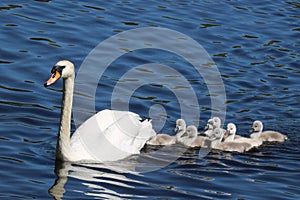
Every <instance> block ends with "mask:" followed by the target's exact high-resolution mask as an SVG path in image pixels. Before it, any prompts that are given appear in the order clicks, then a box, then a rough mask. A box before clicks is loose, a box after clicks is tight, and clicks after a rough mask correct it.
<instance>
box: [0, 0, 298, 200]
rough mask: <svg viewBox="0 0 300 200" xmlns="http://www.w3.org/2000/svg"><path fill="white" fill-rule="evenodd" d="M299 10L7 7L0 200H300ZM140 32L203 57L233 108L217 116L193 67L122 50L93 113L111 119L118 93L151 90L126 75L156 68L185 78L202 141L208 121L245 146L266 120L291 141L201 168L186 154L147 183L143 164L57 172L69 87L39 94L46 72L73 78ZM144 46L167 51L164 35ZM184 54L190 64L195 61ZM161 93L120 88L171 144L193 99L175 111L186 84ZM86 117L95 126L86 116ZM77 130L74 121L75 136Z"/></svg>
mask: <svg viewBox="0 0 300 200" xmlns="http://www.w3.org/2000/svg"><path fill="white" fill-rule="evenodd" d="M299 9H300V4H299V2H296V1H295V2H293V1H268V0H267V1H235V0H233V1H114V2H102V1H99V2H95V1H84V2H79V1H47V0H36V1H33V0H32V1H26V2H24V1H1V2H0V19H1V20H0V26H1V33H0V41H1V46H0V49H1V50H0V70H1V73H0V95H1V99H0V111H1V112H0V123H1V125H0V133H1V135H0V160H1V162H0V175H1V181H0V197H1V198H3V199H51V198H56V199H60V198H62V199H103V198H107V199H145V198H146V199H270V198H276V199H297V198H299V196H300V184H299V180H298V179H299V177H300V164H299V163H300V162H299V161H300V154H299V152H300V151H299V150H300V149H299V147H300V136H299V134H298V132H299V128H300V126H299V122H300V121H299V118H300V114H299V113H300V107H299V105H300V96H299V94H300V87H299V83H300V81H299V78H300V76H299V75H300V62H299V61H300V59H299V48H300V34H299V32H300V26H299V24H300V14H299V13H300V12H299V11H300V10H299ZM142 27H143V28H145V27H146V28H147V27H148V28H150V27H152V28H153V27H154V28H155V27H156V28H168V29H170V30H173V31H177V32H179V33H182V34H184V35H186V38H187V37H189V38H192V39H194V40H195V41H196V42H197V43H199V44H200V45H202V47H203V48H204V49H205V50H206V51H207V53H208V54H209V55H210V57H211V58H212V59H213V61H214V62H215V64H216V66H217V69H218V70H219V72H220V74H221V77H222V81H223V83H224V88H225V91H226V101H225V102H221V103H220V104H222V105H225V106H226V112H225V111H224V110H214V109H212V102H211V100H212V99H218V97H219V96H220V94H218V93H213V94H211V93H210V92H209V91H208V85H207V84H206V83H205V81H204V79H203V77H201V75H199V74H197V73H196V72H195V68H194V67H193V66H192V65H191V64H190V63H189V62H187V60H186V59H184V58H182V57H180V56H179V55H176V54H174V53H172V52H167V51H163V50H160V49H155V48H153V49H151V48H147V49H146V48H145V49H139V50H136V51H130V49H123V50H124V51H127V53H126V54H124V55H123V56H121V57H119V58H117V59H116V60H115V61H114V62H113V63H111V65H110V66H109V67H108V68H107V70H106V71H105V72H104V74H103V76H102V77H101V79H100V81H99V84H98V87H97V91H96V98H95V108H96V110H102V109H105V108H110V107H111V102H110V100H111V97H112V93H113V90H114V88H115V87H116V85H117V83H119V82H120V80H121V81H123V82H124V83H125V84H127V83H128V84H130V83H132V82H138V81H140V82H143V81H144V78H145V76H144V77H143V76H136V77H134V78H135V79H130V80H129V79H125V80H124V79H122V76H123V75H124V73H126V72H128V71H130V70H131V69H132V68H134V67H136V66H141V65H143V64H147V63H159V64H163V65H167V66H169V67H170V68H172V69H174V70H176V71H177V72H179V73H180V74H181V75H182V76H183V77H185V80H187V81H188V83H189V84H190V85H191V89H192V90H193V91H195V93H196V95H197V100H198V105H199V109H198V108H197V107H195V112H199V113H200V114H199V118H197V119H192V121H191V123H195V124H196V123H197V124H199V130H202V128H203V126H204V125H205V123H206V121H207V119H209V118H210V117H211V115H212V113H217V114H220V115H222V114H224V115H225V116H226V117H225V121H224V124H225V125H226V124H227V123H229V122H234V123H236V124H237V125H238V130H239V132H240V134H241V135H246V134H247V131H248V129H249V128H250V126H251V124H252V122H253V121H254V120H257V119H259V120H262V121H263V122H264V124H265V128H266V129H273V130H277V131H280V132H283V133H285V134H286V135H287V136H288V137H289V140H288V141H287V142H284V143H280V144H279V143H269V144H264V145H263V146H261V147H260V148H258V149H256V150H253V151H250V152H247V153H243V154H238V153H227V152H220V151H211V152H209V154H208V155H206V156H205V157H202V156H201V154H199V152H200V153H201V150H199V149H184V153H183V154H182V155H180V156H179V157H178V158H177V159H176V160H175V161H173V162H170V163H168V164H167V165H166V166H164V167H162V168H158V169H156V170H154V171H150V172H147V173H133V172H131V171H128V170H127V169H128V166H131V164H133V165H134V164H136V163H139V162H141V161H140V160H141V157H139V156H133V157H131V158H128V159H127V160H125V161H123V162H124V163H123V162H119V163H110V164H89V165H88V164H72V163H56V165H55V145H56V134H57V131H58V126H59V117H60V107H61V95H62V89H61V87H62V84H61V83H57V84H55V85H53V86H52V87H50V88H47V89H45V88H44V87H43V83H44V82H45V81H46V80H47V79H48V78H49V76H50V75H51V74H50V70H51V67H52V66H53V65H54V64H55V63H56V62H57V61H58V60H61V59H68V60H71V61H72V62H74V64H75V66H76V71H77V72H78V70H79V68H80V66H81V64H82V63H83V61H84V60H85V59H86V57H87V56H88V55H89V53H90V52H91V51H92V50H93V49H94V48H95V47H96V46H97V45H98V44H99V43H101V42H103V41H104V40H106V39H107V38H110V37H112V36H114V35H116V34H118V33H126V31H129V30H132V29H135V28H142ZM147 34H148V35H150V36H151V37H153V38H154V40H157V41H159V42H160V41H162V42H163V41H164V40H163V39H162V38H161V37H160V36H159V35H151V32H148V33H146V35H147ZM170 37H171V36H170ZM186 38H179V40H185V39H186ZM154 40H153V43H155V42H154ZM139 42H141V41H139ZM145 45H146V46H147V45H148V46H151V45H153V44H145ZM173 48H174V49H176V48H180V46H178V47H176V45H175V46H174V47H173ZM108 51H109V49H108ZM185 51H186V52H190V53H191V54H192V53H193V49H185ZM98 59H104V60H105V58H98ZM199 59H201V57H199ZM143 66H145V65H143ZM99 67H101V66H99ZM147 70H148V71H149V70H150V69H148V68H145V67H141V68H139V69H138V71H143V72H145V73H147ZM150 71H151V70H150ZM90 73H91V74H93V73H98V72H96V71H91V72H90ZM154 75H157V77H166V79H167V80H168V78H169V80H170V81H171V80H177V79H176V77H167V75H168V74H164V71H161V72H157V71H155V73H154ZM155 77H156V76H155ZM173 78H174V79H173ZM154 79H155V78H154ZM179 80H181V79H179ZM155 81H156V82H157V83H155V84H145V85H142V86H141V87H139V88H138V89H137V90H135V91H129V90H126V88H125V89H124V94H123V96H124V98H127V97H128V95H130V97H131V98H130V102H128V103H129V105H128V107H129V109H130V110H131V111H134V112H137V113H139V114H140V115H142V116H143V117H147V116H149V115H153V116H155V117H156V118H154V119H153V121H154V122H155V124H154V126H155V127H156V128H157V129H160V132H164V133H169V134H174V133H173V132H172V130H173V128H174V124H175V121H176V119H177V118H179V117H181V114H182V113H181V110H180V103H181V102H183V103H186V104H187V105H188V104H189V103H190V99H189V96H188V94H187V95H186V96H187V97H186V98H184V99H176V98H177V97H176V95H174V91H176V90H175V89H178V88H180V87H181V86H182V82H180V81H179V82H178V83H176V81H175V83H174V82H172V81H171V83H170V84H171V88H168V87H166V85H165V84H163V83H162V82H160V81H157V79H155ZM88 83H89V80H87V82H86V83H85V84H87V87H90V86H89V85H88ZM174 88H175V89H174ZM172 90H173V91H172ZM179 90H180V89H179ZM86 95H88V94H86ZM89 95H93V94H89ZM121 100H122V99H121ZM189 106H191V107H193V106H195V105H189ZM149 110H150V111H149ZM151 111H153V112H151ZM82 112H83V113H84V115H90V114H91V112H90V111H88V110H82ZM151 113H152V114H151ZM191 114H192V113H191ZM75 128H76V127H75V123H74V121H72V130H73V131H74V130H75ZM182 148H183V147H182V146H178V145H175V146H173V147H170V148H167V149H166V150H167V151H166V152H164V153H166V154H169V155H172V154H174V153H175V152H176V151H179V150H182ZM155 151H159V148H153V147H145V148H144V149H143V154H146V155H147V153H149V152H155ZM199 155H200V156H199ZM150 160H151V159H150ZM156 161H159V159H157V160H155V159H154V161H152V162H150V164H151V165H153V166H155V163H156ZM160 162H161V161H160ZM126 163H127V164H128V163H129V165H127V164H126Z"/></svg>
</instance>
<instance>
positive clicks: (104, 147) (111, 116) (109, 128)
mask: <svg viewBox="0 0 300 200" xmlns="http://www.w3.org/2000/svg"><path fill="white" fill-rule="evenodd" d="M153 136H155V132H154V131H153V129H152V125H151V122H150V121H148V120H144V121H143V122H141V121H140V117H139V115H137V114H135V113H132V112H126V111H115V110H103V111H100V112H98V113H97V114H95V115H94V116H92V117H91V118H89V119H88V120H87V121H86V122H84V123H83V124H82V125H81V126H80V127H79V128H78V129H77V130H76V131H75V133H74V134H73V136H72V138H71V148H72V151H73V152H74V153H75V154H76V155H77V156H80V157H81V159H80V160H85V159H86V157H88V158H89V159H92V160H98V161H114V160H120V159H123V158H125V157H128V156H129V155H131V154H138V153H139V151H140V150H141V149H142V148H143V146H144V145H145V143H146V141H147V140H148V139H149V138H151V137H153Z"/></svg>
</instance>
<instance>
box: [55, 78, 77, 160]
mask: <svg viewBox="0 0 300 200" xmlns="http://www.w3.org/2000/svg"><path fill="white" fill-rule="evenodd" d="M73 88H74V76H71V77H68V78H66V79H64V80H63V98H62V109H61V116H60V127H59V133H58V138H57V146H56V157H57V158H58V159H60V160H65V161H66V160H69V161H70V160H72V157H73V155H72V150H71V145H70V135H71V111H72V102H73Z"/></svg>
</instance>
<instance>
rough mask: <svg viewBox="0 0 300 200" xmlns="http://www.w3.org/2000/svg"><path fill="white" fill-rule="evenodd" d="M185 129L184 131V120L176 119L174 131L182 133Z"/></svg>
mask: <svg viewBox="0 0 300 200" xmlns="http://www.w3.org/2000/svg"><path fill="white" fill-rule="evenodd" d="M185 129H186V123H185V121H184V119H177V120H176V128H175V131H182V130H184V131H185Z"/></svg>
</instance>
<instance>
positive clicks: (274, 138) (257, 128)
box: [250, 120, 288, 142]
mask: <svg viewBox="0 0 300 200" xmlns="http://www.w3.org/2000/svg"><path fill="white" fill-rule="evenodd" d="M252 132H253V133H252V134H251V135H250V137H251V138H254V139H260V140H262V141H263V142H284V141H285V140H287V139H288V138H287V136H286V135H284V134H282V133H279V132H277V131H263V123H262V122H261V121H258V120H257V121H254V122H253V125H252Z"/></svg>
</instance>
